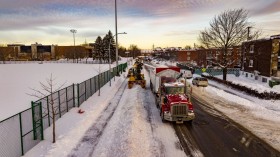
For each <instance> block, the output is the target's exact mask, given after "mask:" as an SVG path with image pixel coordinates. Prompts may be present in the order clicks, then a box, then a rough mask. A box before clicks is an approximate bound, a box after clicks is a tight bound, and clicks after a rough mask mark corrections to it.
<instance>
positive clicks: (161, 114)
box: [160, 110, 166, 123]
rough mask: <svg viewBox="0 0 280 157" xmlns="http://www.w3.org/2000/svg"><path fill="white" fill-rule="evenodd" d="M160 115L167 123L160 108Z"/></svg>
mask: <svg viewBox="0 0 280 157" xmlns="http://www.w3.org/2000/svg"><path fill="white" fill-rule="evenodd" d="M160 117H161V121H162V122H163V123H165V122H166V120H165V119H164V115H163V112H162V111H161V110H160Z"/></svg>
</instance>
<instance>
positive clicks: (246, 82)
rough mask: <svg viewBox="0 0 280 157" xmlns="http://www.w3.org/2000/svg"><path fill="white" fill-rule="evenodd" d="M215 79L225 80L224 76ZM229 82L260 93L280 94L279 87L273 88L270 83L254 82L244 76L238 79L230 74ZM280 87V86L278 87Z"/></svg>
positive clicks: (228, 76)
mask: <svg viewBox="0 0 280 157" xmlns="http://www.w3.org/2000/svg"><path fill="white" fill-rule="evenodd" d="M215 77H218V78H220V79H222V78H223V76H222V75H217V76H215ZM227 81H231V82H233V83H234V84H239V85H241V86H246V87H248V88H251V89H253V90H257V91H258V92H259V93H262V92H265V91H267V92H276V93H280V90H279V87H276V86H275V87H273V88H271V87H270V86H269V85H268V83H265V82H260V81H259V80H254V79H250V78H248V77H245V76H244V75H240V76H239V77H236V76H235V75H233V74H228V75H227ZM278 86H280V85H278Z"/></svg>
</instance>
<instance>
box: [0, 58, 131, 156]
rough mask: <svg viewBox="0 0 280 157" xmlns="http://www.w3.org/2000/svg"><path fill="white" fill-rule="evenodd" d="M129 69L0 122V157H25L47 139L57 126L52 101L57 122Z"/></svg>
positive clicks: (106, 74)
mask: <svg viewBox="0 0 280 157" xmlns="http://www.w3.org/2000/svg"><path fill="white" fill-rule="evenodd" d="M33 63H34V62H33ZM126 67H127V63H124V64H120V65H119V66H118V68H116V67H115V68H113V72H110V71H109V70H108V71H106V72H103V73H100V74H99V75H96V76H94V77H92V78H90V79H88V80H86V81H84V82H82V83H79V84H72V85H71V86H68V87H66V88H63V89H61V90H59V91H57V92H55V93H53V94H52V95H48V96H46V97H44V98H41V99H39V100H37V101H35V102H31V108H29V109H26V110H24V111H22V112H20V113H18V114H15V115H13V116H11V117H9V118H7V119H5V120H2V121H0V157H2V156H3V157H19V156H22V155H24V154H25V153H26V152H27V151H28V150H30V149H31V148H33V147H34V146H35V145H37V144H38V143H39V142H40V141H41V140H43V139H44V130H45V129H46V128H48V127H50V126H51V124H52V123H53V121H52V118H53V116H52V106H51V100H53V105H54V109H55V120H57V119H59V118H61V117H62V116H63V115H64V114H65V113H67V112H68V111H69V110H71V109H72V108H73V107H79V106H80V105H81V104H82V103H83V102H84V101H86V100H87V99H88V98H89V97H91V96H92V95H93V94H94V93H95V92H97V91H98V90H99V89H100V88H101V87H103V86H104V85H105V84H106V83H107V82H109V81H110V80H111V79H112V78H114V77H115V76H116V74H117V71H118V72H122V71H124V70H125V68H126ZM51 98H53V99H51Z"/></svg>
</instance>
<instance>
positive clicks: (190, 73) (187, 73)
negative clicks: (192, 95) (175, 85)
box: [182, 70, 193, 79]
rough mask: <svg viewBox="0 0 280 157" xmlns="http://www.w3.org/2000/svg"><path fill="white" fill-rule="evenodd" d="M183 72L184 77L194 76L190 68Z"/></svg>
mask: <svg viewBox="0 0 280 157" xmlns="http://www.w3.org/2000/svg"><path fill="white" fill-rule="evenodd" d="M182 72H183V77H184V78H187V79H190V78H192V77H193V74H192V72H191V71H190V70H183V71H182Z"/></svg>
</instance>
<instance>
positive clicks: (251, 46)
mask: <svg viewBox="0 0 280 157" xmlns="http://www.w3.org/2000/svg"><path fill="white" fill-rule="evenodd" d="M250 53H254V45H250Z"/></svg>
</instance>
